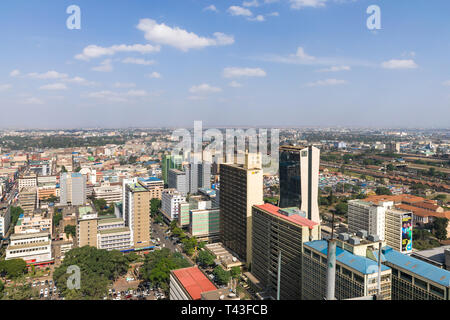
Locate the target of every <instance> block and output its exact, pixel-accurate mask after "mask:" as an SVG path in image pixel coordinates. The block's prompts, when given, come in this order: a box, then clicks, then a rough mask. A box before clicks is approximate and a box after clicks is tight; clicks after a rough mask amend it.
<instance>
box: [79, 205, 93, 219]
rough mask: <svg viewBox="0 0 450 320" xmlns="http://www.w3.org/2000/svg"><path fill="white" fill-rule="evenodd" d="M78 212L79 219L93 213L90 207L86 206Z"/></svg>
mask: <svg viewBox="0 0 450 320" xmlns="http://www.w3.org/2000/svg"><path fill="white" fill-rule="evenodd" d="M78 212H79V213H80V217H82V216H84V215H86V214H89V213H94V210H93V209H92V207H89V206H86V207H80V208H79V209H78Z"/></svg>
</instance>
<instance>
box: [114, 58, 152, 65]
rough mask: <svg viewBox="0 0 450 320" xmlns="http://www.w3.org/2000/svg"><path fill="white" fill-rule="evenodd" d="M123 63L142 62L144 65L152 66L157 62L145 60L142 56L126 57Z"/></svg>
mask: <svg viewBox="0 0 450 320" xmlns="http://www.w3.org/2000/svg"><path fill="white" fill-rule="evenodd" d="M122 63H131V64H140V65H143V66H150V65H153V64H155V63H156V61H155V60H145V59H140V58H125V59H123V60H122Z"/></svg>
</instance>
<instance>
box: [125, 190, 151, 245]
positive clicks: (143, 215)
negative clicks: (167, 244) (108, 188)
mask: <svg viewBox="0 0 450 320" xmlns="http://www.w3.org/2000/svg"><path fill="white" fill-rule="evenodd" d="M125 188H126V190H125V191H126V192H125V200H124V203H123V212H124V215H123V218H124V221H125V226H127V227H129V228H130V230H131V241H132V243H133V247H134V248H135V249H136V248H146V247H149V246H150V245H151V243H150V200H151V198H150V192H149V191H148V189H147V188H146V187H144V186H143V185H142V184H141V183H139V182H138V183H132V184H128V185H126V187H125Z"/></svg>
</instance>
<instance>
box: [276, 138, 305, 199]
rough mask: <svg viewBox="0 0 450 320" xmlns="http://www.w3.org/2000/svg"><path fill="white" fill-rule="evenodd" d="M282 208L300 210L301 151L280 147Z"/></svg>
mask: <svg viewBox="0 0 450 320" xmlns="http://www.w3.org/2000/svg"><path fill="white" fill-rule="evenodd" d="M279 166H280V167H279V168H280V208H288V207H298V208H300V204H301V200H300V184H301V182H300V149H299V148H292V147H287V146H282V147H280V162H279Z"/></svg>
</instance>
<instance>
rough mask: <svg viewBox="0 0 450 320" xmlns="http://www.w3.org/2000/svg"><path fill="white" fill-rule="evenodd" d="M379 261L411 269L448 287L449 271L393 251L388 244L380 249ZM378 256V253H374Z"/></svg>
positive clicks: (449, 282)
mask: <svg viewBox="0 0 450 320" xmlns="http://www.w3.org/2000/svg"><path fill="white" fill-rule="evenodd" d="M381 253H382V255H381V261H382V262H384V261H387V262H389V263H391V264H393V265H395V266H398V267H399V268H403V269H406V270H408V271H411V272H413V273H415V274H417V275H419V276H421V277H423V278H426V279H429V280H431V281H434V282H436V283H438V284H440V285H443V286H445V287H450V271H447V270H445V269H441V268H438V267H436V266H434V265H432V264H429V263H427V262H425V261H422V260H419V259H416V258H413V257H411V256H408V255H406V254H402V253H400V252H398V251H395V250H394V249H392V248H391V247H389V246H386V247H384V248H382V249H381ZM375 256H378V253H377V254H375Z"/></svg>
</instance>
